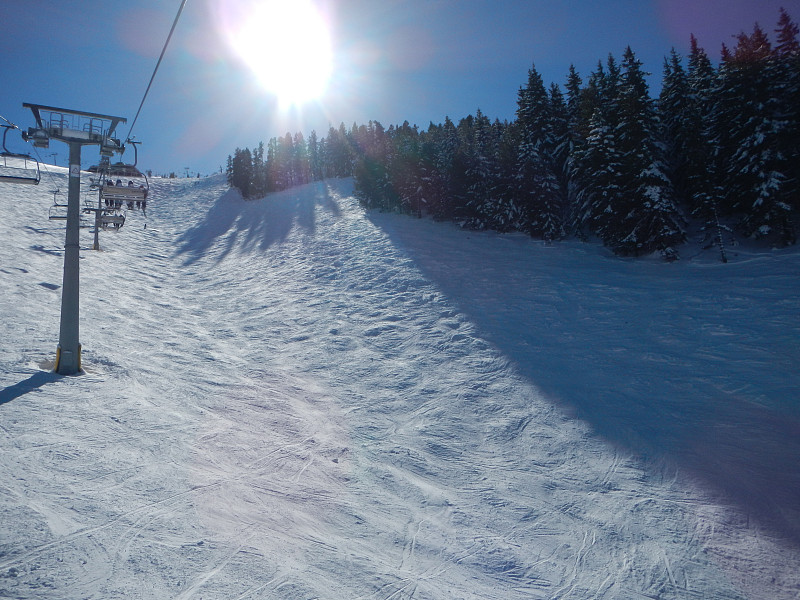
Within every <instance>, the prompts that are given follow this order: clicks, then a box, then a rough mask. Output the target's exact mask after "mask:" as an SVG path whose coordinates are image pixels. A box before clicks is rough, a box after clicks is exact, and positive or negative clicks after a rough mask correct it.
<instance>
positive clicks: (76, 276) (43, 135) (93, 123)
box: [22, 102, 127, 375]
mask: <svg viewBox="0 0 800 600" xmlns="http://www.w3.org/2000/svg"><path fill="white" fill-rule="evenodd" d="M22 107H23V108H29V109H31V111H32V112H33V116H34V118H35V119H36V127H31V128H29V129H28V131H27V132H26V133H23V138H24V139H25V140H26V141H30V142H33V145H34V147H38V148H49V146H50V140H56V141H59V142H64V143H66V144H68V145H69V193H68V199H67V233H66V241H65V244H64V279H63V285H62V288H61V326H60V331H59V338H58V348H57V349H56V361H55V365H54V367H53V370H54V371H55V372H56V373H59V374H61V375H75V374H77V373H80V371H81V344H80V341H79V337H80V324H79V316H80V213H81V207H80V185H81V148H83V146H89V145H95V146H100V154H101V155H103V156H111V155H113V154H114V153H120V154H121V153H122V152H123V150H124V147H123V146H122V144H121V143H120V141H119V139H117V138H115V137H114V133H115V130H116V128H117V125H119V124H120V123H126V122H127V120H126V119H124V118H122V117H113V116H110V115H101V114H97V113H89V112H83V111H77V110H69V109H65V108H55V107H52V106H43V105H40V104H29V103H27V102H26V103H23V104H22Z"/></svg>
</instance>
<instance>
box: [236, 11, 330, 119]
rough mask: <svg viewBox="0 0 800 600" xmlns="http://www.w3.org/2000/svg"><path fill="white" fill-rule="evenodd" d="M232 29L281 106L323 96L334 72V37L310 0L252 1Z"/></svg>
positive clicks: (247, 59)
mask: <svg viewBox="0 0 800 600" xmlns="http://www.w3.org/2000/svg"><path fill="white" fill-rule="evenodd" d="M250 6H251V8H250V9H249V10H248V11H243V12H242V13H241V14H240V15H239V19H238V23H233V24H232V27H231V29H230V30H229V32H228V33H229V36H230V39H231V44H232V45H233V47H234V49H235V50H236V52H237V53H238V54H239V56H240V57H241V58H242V60H243V61H244V62H245V63H246V64H247V65H248V66H249V67H250V69H251V70H252V71H253V73H254V74H255V76H256V78H257V79H258V81H259V83H260V84H261V85H262V86H263V87H264V88H265V89H266V90H267V91H269V92H270V93H273V94H275V96H277V98H278V101H279V103H280V104H281V106H284V107H288V106H292V105H300V104H303V103H305V102H309V101H312V100H316V99H318V98H319V97H320V96H321V95H322V94H323V92H324V91H325V89H326V87H327V85H328V81H329V79H330V77H331V71H332V62H333V58H332V53H331V40H330V34H329V33H328V28H327V25H326V23H325V20H324V19H323V17H322V15H321V14H320V13H319V11H318V10H317V9H316V7H315V6H314V5H313V4H312V2H311V1H310V0H291V1H285V0H284V1H281V0H262V1H259V2H252V3H251V4H250Z"/></svg>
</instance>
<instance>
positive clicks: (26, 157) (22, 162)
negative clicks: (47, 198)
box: [0, 125, 42, 185]
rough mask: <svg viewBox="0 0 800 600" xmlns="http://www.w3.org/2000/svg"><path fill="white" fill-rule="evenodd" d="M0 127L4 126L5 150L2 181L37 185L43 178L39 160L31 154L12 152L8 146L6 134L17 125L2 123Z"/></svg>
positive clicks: (0, 167) (3, 153)
mask: <svg viewBox="0 0 800 600" xmlns="http://www.w3.org/2000/svg"><path fill="white" fill-rule="evenodd" d="M0 127H3V151H2V152H0V158H2V162H1V164H0V181H5V182H8V183H26V184H32V185H37V184H38V183H39V181H41V179H42V174H41V171H40V170H39V161H38V160H36V159H35V158H33V157H32V156H31V155H30V154H21V153H18V152H11V151H10V150H9V149H8V148H7V147H6V136H7V135H8V131H9V129H14V128H15V127H12V126H11V125H0Z"/></svg>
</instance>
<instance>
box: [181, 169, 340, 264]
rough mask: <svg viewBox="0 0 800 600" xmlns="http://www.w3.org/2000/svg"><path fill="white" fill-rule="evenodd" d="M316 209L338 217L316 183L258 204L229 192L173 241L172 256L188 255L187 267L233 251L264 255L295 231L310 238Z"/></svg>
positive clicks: (336, 209)
mask: <svg viewBox="0 0 800 600" xmlns="http://www.w3.org/2000/svg"><path fill="white" fill-rule="evenodd" d="M317 206H321V207H323V208H324V209H325V210H328V211H330V212H332V213H333V214H334V215H338V214H339V206H338V204H337V203H336V201H335V200H334V198H333V197H332V196H331V193H330V189H329V187H328V185H327V184H325V182H321V181H317V182H313V183H309V184H307V185H303V186H299V187H296V188H292V189H290V190H286V191H283V192H276V193H274V194H270V195H269V196H266V197H265V198H260V199H258V200H243V199H242V197H241V195H240V194H239V192H238V191H236V190H228V191H227V192H225V193H224V194H222V196H220V197H219V199H218V200H217V201H216V202H215V203H214V205H213V206H212V207H211V210H210V211H209V212H208V214H207V215H206V217H205V218H204V219H203V220H202V221H201V222H200V223H198V224H197V225H196V226H195V227H193V228H192V229H189V230H188V231H186V232H185V233H184V234H183V235H182V236H181V237H180V238H179V239H178V244H179V247H178V250H177V253H178V254H186V255H187V258H186V260H185V263H184V264H192V263H194V262H196V261H197V260H199V259H200V258H202V257H203V256H207V255H212V256H216V258H217V260H218V261H221V260H222V259H223V258H225V256H227V255H228V253H229V252H231V250H233V249H234V248H235V247H237V246H238V247H240V248H241V249H242V250H244V251H255V250H258V251H264V250H266V249H267V248H269V247H270V246H272V245H273V244H278V243H280V242H282V241H283V240H285V239H286V237H287V236H288V235H289V232H290V231H291V230H292V229H293V228H294V227H300V228H302V229H304V230H306V231H307V232H308V233H310V234H311V233H314V230H315V227H316V218H315V211H316V207H317Z"/></svg>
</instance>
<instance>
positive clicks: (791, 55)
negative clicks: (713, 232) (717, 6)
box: [772, 8, 800, 243]
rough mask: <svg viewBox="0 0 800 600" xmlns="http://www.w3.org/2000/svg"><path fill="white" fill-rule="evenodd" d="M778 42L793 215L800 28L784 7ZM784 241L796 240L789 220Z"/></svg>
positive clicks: (799, 193)
mask: <svg viewBox="0 0 800 600" xmlns="http://www.w3.org/2000/svg"><path fill="white" fill-rule="evenodd" d="M775 33H776V34H777V40H776V41H777V43H776V44H775V48H774V67H773V69H774V73H773V76H772V78H773V81H774V82H775V95H776V99H777V104H776V106H777V108H778V110H779V117H780V118H781V119H782V120H783V121H784V123H785V125H784V127H782V129H781V132H780V133H779V134H778V148H779V152H780V154H781V157H782V159H783V160H784V161H785V165H786V166H785V169H784V176H785V179H784V183H783V197H784V202H785V203H786V204H788V205H789V207H790V211H791V212H790V218H791V215H792V214H794V215H796V214H797V212H798V211H800V39H798V36H799V35H800V28H798V25H797V24H796V23H795V22H793V21H792V19H791V17H790V16H789V14H788V13H787V12H786V11H785V10H784V9H783V8H781V11H780V18H779V19H778V28H777V29H776V30H775ZM783 241H784V242H785V243H795V241H796V231H795V229H794V223H793V222H792V221H790V222H789V223H788V227H787V229H786V231H784V234H783Z"/></svg>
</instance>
